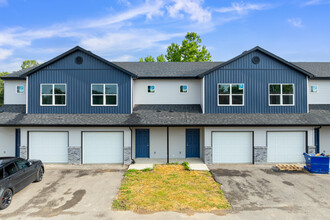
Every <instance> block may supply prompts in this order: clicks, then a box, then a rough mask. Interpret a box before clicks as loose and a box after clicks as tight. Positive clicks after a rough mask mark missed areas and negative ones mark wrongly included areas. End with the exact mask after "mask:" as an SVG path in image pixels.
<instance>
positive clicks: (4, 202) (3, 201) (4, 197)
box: [0, 189, 13, 209]
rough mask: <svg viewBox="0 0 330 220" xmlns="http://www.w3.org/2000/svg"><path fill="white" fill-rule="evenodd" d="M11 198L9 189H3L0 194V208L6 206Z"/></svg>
mask: <svg viewBox="0 0 330 220" xmlns="http://www.w3.org/2000/svg"><path fill="white" fill-rule="evenodd" d="M12 198H13V192H12V191H11V190H10V189H5V191H3V193H2V195H1V201H0V209H5V208H7V207H8V206H9V205H10V203H11V200H12Z"/></svg>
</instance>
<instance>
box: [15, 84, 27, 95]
mask: <svg viewBox="0 0 330 220" xmlns="http://www.w3.org/2000/svg"><path fill="white" fill-rule="evenodd" d="M18 86H23V93H18V92H17V87H18ZM24 93H25V86H24V85H16V94H17V95H24Z"/></svg>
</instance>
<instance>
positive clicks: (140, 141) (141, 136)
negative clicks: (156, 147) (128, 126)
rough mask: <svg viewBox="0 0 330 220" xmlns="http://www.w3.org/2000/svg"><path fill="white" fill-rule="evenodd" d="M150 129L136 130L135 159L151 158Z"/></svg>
mask: <svg viewBox="0 0 330 220" xmlns="http://www.w3.org/2000/svg"><path fill="white" fill-rule="evenodd" d="M149 151H150V150H149V129H136V130H135V157H136V158H141V157H144V158H149V157H150V154H149Z"/></svg>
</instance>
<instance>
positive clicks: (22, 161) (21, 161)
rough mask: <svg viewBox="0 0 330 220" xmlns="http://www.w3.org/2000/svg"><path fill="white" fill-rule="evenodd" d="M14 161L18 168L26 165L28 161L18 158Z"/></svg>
mask: <svg viewBox="0 0 330 220" xmlns="http://www.w3.org/2000/svg"><path fill="white" fill-rule="evenodd" d="M15 163H16V166H17V169H18V170H21V169H24V168H25V167H27V166H28V162H27V161H26V160H23V159H18V160H17V161H16V162H15Z"/></svg>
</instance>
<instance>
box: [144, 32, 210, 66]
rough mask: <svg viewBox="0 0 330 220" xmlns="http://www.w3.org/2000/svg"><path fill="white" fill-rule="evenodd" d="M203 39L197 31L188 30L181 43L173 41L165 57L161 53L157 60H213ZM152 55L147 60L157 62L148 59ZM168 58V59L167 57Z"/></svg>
mask: <svg viewBox="0 0 330 220" xmlns="http://www.w3.org/2000/svg"><path fill="white" fill-rule="evenodd" d="M201 43H202V39H201V38H200V36H198V35H197V34H196V33H195V32H188V33H187V34H186V36H185V38H184V40H183V41H182V43H181V45H180V44H176V43H171V45H169V46H168V47H167V50H166V54H165V57H164V55H163V54H162V55H160V56H158V57H157V62H166V60H167V61H168V62H203V61H211V54H210V52H209V51H208V50H207V49H206V46H204V45H203V46H202V45H201ZM150 57H151V56H149V57H146V58H144V61H145V62H155V59H154V58H153V57H152V60H153V61H146V60H147V59H149V58H150ZM165 58H166V59H165ZM140 62H143V58H140Z"/></svg>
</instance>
